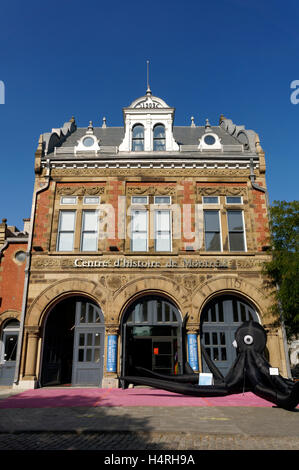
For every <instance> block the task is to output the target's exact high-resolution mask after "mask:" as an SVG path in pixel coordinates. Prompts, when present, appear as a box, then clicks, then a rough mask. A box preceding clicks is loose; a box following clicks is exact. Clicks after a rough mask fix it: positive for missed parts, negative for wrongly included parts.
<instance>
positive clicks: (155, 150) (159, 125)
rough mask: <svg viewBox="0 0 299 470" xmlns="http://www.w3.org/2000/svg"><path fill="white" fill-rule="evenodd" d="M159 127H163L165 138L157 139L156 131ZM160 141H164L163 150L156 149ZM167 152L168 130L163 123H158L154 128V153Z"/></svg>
mask: <svg viewBox="0 0 299 470" xmlns="http://www.w3.org/2000/svg"><path fill="white" fill-rule="evenodd" d="M157 127H162V128H163V129H164V137H155V129H156V128H157ZM158 141H163V147H164V148H163V149H156V148H155V143H156V142H158ZM165 150H166V129H165V125H164V124H162V123H156V124H155V125H154V127H153V151H154V152H165Z"/></svg>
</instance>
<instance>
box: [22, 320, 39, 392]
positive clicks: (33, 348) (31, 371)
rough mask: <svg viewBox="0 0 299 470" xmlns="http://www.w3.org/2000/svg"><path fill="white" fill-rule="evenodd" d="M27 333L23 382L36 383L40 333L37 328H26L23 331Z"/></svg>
mask: <svg viewBox="0 0 299 470" xmlns="http://www.w3.org/2000/svg"><path fill="white" fill-rule="evenodd" d="M25 333H27V354H26V360H25V375H24V377H23V380H26V381H32V384H34V383H35V381H36V361H37V352H38V341H39V338H40V331H39V327H38V326H27V327H26V329H25Z"/></svg>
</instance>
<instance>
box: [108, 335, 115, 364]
mask: <svg viewBox="0 0 299 470" xmlns="http://www.w3.org/2000/svg"><path fill="white" fill-rule="evenodd" d="M116 366H117V335H109V336H108V345H107V372H116Z"/></svg>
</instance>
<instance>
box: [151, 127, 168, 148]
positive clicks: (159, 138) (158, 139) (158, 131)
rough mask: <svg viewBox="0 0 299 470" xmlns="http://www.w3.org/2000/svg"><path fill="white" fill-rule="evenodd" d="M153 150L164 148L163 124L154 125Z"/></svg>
mask: <svg viewBox="0 0 299 470" xmlns="http://www.w3.org/2000/svg"><path fill="white" fill-rule="evenodd" d="M153 134H154V138H153V150H154V152H158V151H163V150H166V138H165V127H164V126H163V124H156V125H155V127H154V132H153Z"/></svg>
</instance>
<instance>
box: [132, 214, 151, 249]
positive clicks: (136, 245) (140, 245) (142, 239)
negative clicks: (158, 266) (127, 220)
mask: <svg viewBox="0 0 299 470" xmlns="http://www.w3.org/2000/svg"><path fill="white" fill-rule="evenodd" d="M147 238H148V234H147V211H146V210H140V211H139V210H133V211H132V220H131V250H132V251H147Z"/></svg>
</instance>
